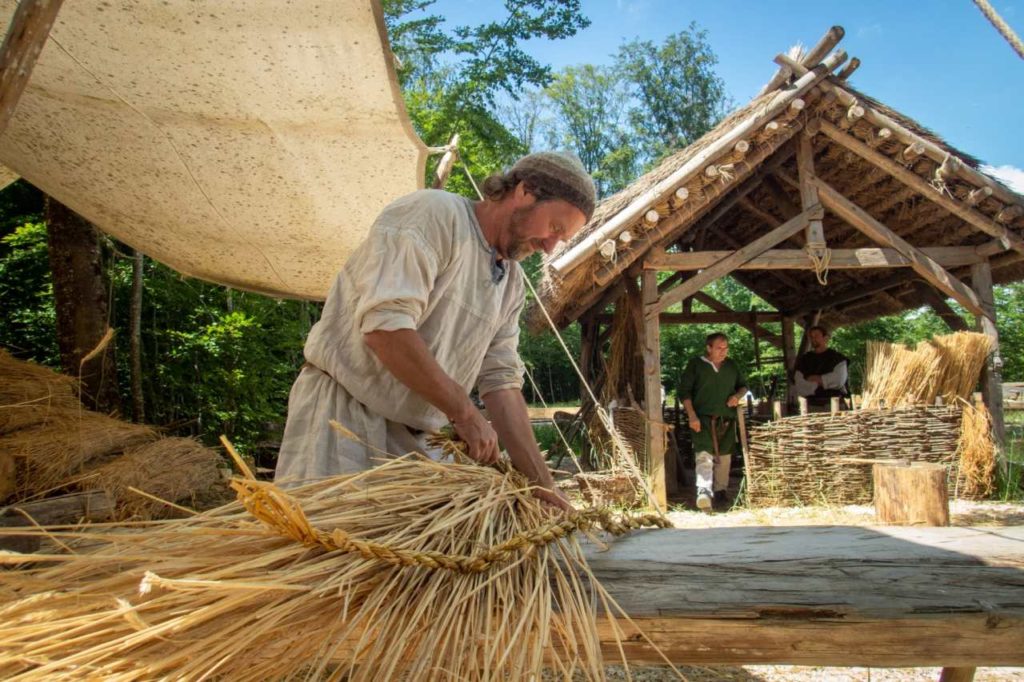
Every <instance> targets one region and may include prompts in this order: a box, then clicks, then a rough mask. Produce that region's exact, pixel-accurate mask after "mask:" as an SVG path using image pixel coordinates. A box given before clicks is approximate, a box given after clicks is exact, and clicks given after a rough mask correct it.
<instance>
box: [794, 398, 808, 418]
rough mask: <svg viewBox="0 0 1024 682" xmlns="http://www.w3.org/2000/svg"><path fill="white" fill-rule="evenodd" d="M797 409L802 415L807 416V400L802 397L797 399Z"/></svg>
mask: <svg viewBox="0 0 1024 682" xmlns="http://www.w3.org/2000/svg"><path fill="white" fill-rule="evenodd" d="M796 404H797V407H798V408H799V409H800V414H801V415H806V414H807V398H805V397H803V396H800V397H799V398H797V399H796Z"/></svg>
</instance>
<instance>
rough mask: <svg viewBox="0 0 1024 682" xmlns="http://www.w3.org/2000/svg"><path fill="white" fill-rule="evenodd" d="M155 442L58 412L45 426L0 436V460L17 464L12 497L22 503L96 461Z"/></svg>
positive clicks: (117, 425)
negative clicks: (16, 482) (16, 476)
mask: <svg viewBox="0 0 1024 682" xmlns="http://www.w3.org/2000/svg"><path fill="white" fill-rule="evenodd" d="M156 438H157V433H156V431H154V430H153V429H151V428H149V427H148V426H141V425H139V424H129V423H127V422H123V421H120V420H118V419H114V418H112V417H107V416H106V415H102V414H99V413H97V412H89V411H86V410H83V411H81V412H79V411H75V410H60V411H55V412H53V413H51V414H50V415H48V417H47V420H46V421H45V423H41V424H37V425H36V426H33V427H30V428H27V429H21V430H18V431H15V432H13V433H9V434H7V435H5V436H0V458H12V459H14V460H15V461H16V462H17V463H18V469H19V471H18V494H19V497H25V496H27V495H32V494H39V493H45V492H46V491H49V490H51V489H53V488H55V487H58V486H60V485H61V484H62V483H63V482H64V481H66V479H68V478H70V477H72V476H76V475H78V474H81V473H82V471H83V468H84V467H85V465H86V464H88V463H89V462H92V461H94V460H96V459H97V458H101V457H103V456H105V455H110V454H113V453H116V452H120V451H121V450H123V449H124V448H127V447H131V446H133V445H139V444H142V443H145V442H148V441H152V440H155V439H156Z"/></svg>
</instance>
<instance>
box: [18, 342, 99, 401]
mask: <svg viewBox="0 0 1024 682" xmlns="http://www.w3.org/2000/svg"><path fill="white" fill-rule="evenodd" d="M26 403H36V404H44V405H51V406H54V407H81V406H82V404H81V403H80V402H79V400H78V382H77V381H76V380H75V379H72V378H71V377H69V376H65V375H63V374H58V373H57V372H54V371H53V370H52V369H49V368H48V367H43V366H42V365H37V364H35V363H32V362H25V361H23V360H18V359H17V358H15V357H14V356H12V355H11V354H10V353H8V352H7V351H5V350H3V349H2V348H0V406H3V407H7V406H15V405H23V404H26Z"/></svg>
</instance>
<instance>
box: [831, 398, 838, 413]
mask: <svg viewBox="0 0 1024 682" xmlns="http://www.w3.org/2000/svg"><path fill="white" fill-rule="evenodd" d="M829 411H830V412H831V413H832V414H839V398H832V399H831V400H830V401H829Z"/></svg>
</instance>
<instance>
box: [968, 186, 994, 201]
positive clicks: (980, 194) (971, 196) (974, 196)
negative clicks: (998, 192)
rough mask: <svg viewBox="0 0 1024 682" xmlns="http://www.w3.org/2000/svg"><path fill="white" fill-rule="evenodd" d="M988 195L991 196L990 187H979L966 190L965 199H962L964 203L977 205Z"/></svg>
mask: <svg viewBox="0 0 1024 682" xmlns="http://www.w3.org/2000/svg"><path fill="white" fill-rule="evenodd" d="M990 196H992V188H991V187H979V188H977V189H972V190H971V191H970V192H968V194H967V199H965V200H964V203H965V204H967V205H968V206H977V205H978V204H979V203H981V202H982V201H984V200H985V199H987V198H989V197H990Z"/></svg>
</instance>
